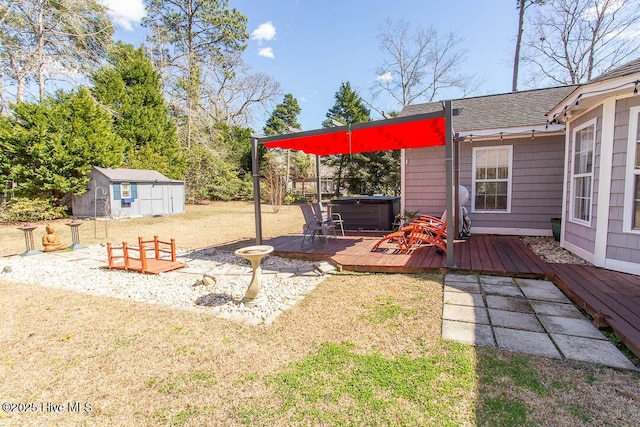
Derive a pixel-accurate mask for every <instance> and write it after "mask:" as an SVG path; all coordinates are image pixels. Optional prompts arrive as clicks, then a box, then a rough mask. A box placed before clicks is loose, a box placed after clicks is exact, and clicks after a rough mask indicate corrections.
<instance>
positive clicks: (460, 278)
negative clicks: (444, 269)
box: [444, 274, 478, 284]
mask: <svg viewBox="0 0 640 427" xmlns="http://www.w3.org/2000/svg"><path fill="white" fill-rule="evenodd" d="M449 282H463V283H478V277H477V276H474V275H473V274H447V275H446V276H445V277H444V283H445V284H449Z"/></svg>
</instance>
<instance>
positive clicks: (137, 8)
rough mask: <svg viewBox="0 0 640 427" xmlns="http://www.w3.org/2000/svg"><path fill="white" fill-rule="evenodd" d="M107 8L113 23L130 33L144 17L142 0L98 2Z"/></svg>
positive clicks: (105, 0) (103, 0)
mask: <svg viewBox="0 0 640 427" xmlns="http://www.w3.org/2000/svg"><path fill="white" fill-rule="evenodd" d="M100 1H101V2H102V4H104V5H105V6H107V7H108V8H109V17H110V18H111V19H112V20H113V23H114V24H115V25H116V26H118V27H121V28H122V29H124V30H127V31H132V30H133V26H134V25H136V24H139V23H140V21H141V20H142V18H144V16H145V15H146V12H145V10H144V2H143V0H100Z"/></svg>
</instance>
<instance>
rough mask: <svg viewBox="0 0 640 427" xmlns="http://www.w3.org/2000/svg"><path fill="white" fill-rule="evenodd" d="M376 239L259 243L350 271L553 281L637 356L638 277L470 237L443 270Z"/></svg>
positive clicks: (441, 259)
mask: <svg viewBox="0 0 640 427" xmlns="http://www.w3.org/2000/svg"><path fill="white" fill-rule="evenodd" d="M379 238H380V236H374V235H362V236H347V237H338V238H335V239H328V241H324V240H320V239H316V240H315V241H314V242H313V243H311V244H310V243H307V242H305V244H304V246H301V245H300V243H301V242H302V236H301V235H288V236H279V237H276V238H273V239H267V240H264V241H263V244H266V245H271V246H273V247H274V252H273V254H274V255H278V256H283V257H289V258H297V259H308V260H326V261H329V262H332V263H333V264H336V265H337V266H339V267H340V268H342V269H344V270H349V271H362V272H382V273H419V272H439V273H445V272H458V273H459V272H467V273H478V274H488V275H500V276H513V277H522V278H544V279H547V280H550V281H552V282H554V283H555V284H556V285H557V286H558V287H559V288H560V289H561V290H562V291H563V292H564V293H565V294H566V295H567V296H568V297H569V298H570V299H571V300H572V301H573V302H574V303H575V304H576V305H578V306H579V307H581V308H582V309H584V310H585V311H586V312H588V313H589V315H591V316H592V317H593V319H594V322H595V324H596V326H598V327H602V326H605V325H607V326H609V327H611V328H612V329H613V330H614V331H615V332H616V334H617V335H618V336H619V337H620V339H621V340H622V341H623V342H624V343H625V345H626V346H627V347H628V348H629V349H630V350H631V351H633V352H634V353H635V354H636V355H637V356H638V357H640V276H635V275H631V274H624V273H618V272H614V271H610V270H605V269H601V268H596V267H593V266H585V265H574V264H550V263H546V262H545V261H543V260H542V259H541V258H539V257H538V256H537V255H535V254H534V253H533V252H532V251H531V250H530V249H529V248H528V247H527V246H526V245H525V244H524V243H522V241H521V240H520V239H519V238H518V237H514V236H472V237H471V238H470V239H467V240H459V241H456V242H455V245H454V267H453V268H446V267H445V262H446V255H439V254H437V253H436V250H435V248H434V247H433V246H422V247H418V248H416V249H414V250H412V251H411V252H410V253H408V254H402V253H399V252H398V251H397V250H395V249H394V247H393V245H391V244H384V245H382V246H381V247H380V249H379V250H378V251H377V252H371V248H372V247H373V245H374V244H375V242H376V241H377V240H378V239H379Z"/></svg>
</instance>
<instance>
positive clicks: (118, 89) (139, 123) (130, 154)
mask: <svg viewBox="0 0 640 427" xmlns="http://www.w3.org/2000/svg"><path fill="white" fill-rule="evenodd" d="M109 64H110V65H109V66H107V67H104V68H102V69H100V70H99V71H97V72H96V73H94V74H93V75H92V80H93V84H94V88H93V93H94V95H95V97H96V99H98V100H99V101H100V102H101V103H102V104H104V105H107V106H108V107H109V108H110V109H111V110H112V111H113V114H114V129H115V132H116V134H118V135H119V136H120V137H121V138H122V139H124V141H125V142H126V144H127V147H126V158H125V162H124V166H126V167H130V168H133V169H155V170H157V171H158V172H160V173H162V174H164V175H166V176H168V177H169V178H173V179H182V178H183V177H184V173H185V171H186V157H185V155H184V154H183V153H182V151H181V149H180V146H179V144H178V138H177V136H176V126H175V124H174V123H173V122H172V121H171V120H170V119H169V114H168V110H167V106H166V105H165V102H164V98H163V91H162V83H161V80H160V75H159V73H158V72H157V71H156V69H155V68H154V66H153V64H152V63H151V61H150V60H149V59H148V58H147V57H146V55H145V52H144V50H143V49H142V48H138V49H135V48H134V47H133V46H131V45H128V44H123V43H118V44H117V45H116V46H115V48H114V49H113V50H112V51H111V52H110V55H109Z"/></svg>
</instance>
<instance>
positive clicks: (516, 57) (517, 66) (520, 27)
mask: <svg viewBox="0 0 640 427" xmlns="http://www.w3.org/2000/svg"><path fill="white" fill-rule="evenodd" d="M525 2H526V0H519V3H520V5H519V6H518V8H519V15H518V37H517V39H516V52H515V55H514V57H513V80H512V82H511V91H512V92H517V91H518V72H519V70H520V47H521V46H522V33H523V32H524V9H525Z"/></svg>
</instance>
